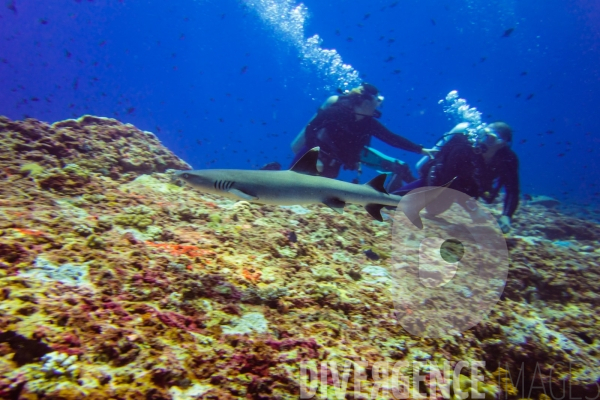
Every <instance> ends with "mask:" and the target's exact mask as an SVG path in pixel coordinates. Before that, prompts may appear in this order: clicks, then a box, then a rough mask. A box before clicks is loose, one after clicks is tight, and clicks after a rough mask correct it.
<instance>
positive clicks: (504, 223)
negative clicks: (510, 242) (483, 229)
mask: <svg viewBox="0 0 600 400" xmlns="http://www.w3.org/2000/svg"><path fill="white" fill-rule="evenodd" d="M510 222H511V221H510V217H509V216H508V215H503V216H501V217H500V218H498V225H500V229H502V233H508V232H509V231H510V228H511V225H510Z"/></svg>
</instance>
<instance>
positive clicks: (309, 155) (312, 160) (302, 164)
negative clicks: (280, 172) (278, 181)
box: [290, 147, 320, 175]
mask: <svg viewBox="0 0 600 400" xmlns="http://www.w3.org/2000/svg"><path fill="white" fill-rule="evenodd" d="M319 150H320V148H319V147H313V148H312V149H310V150H309V151H307V152H306V153H304V155H303V156H302V157H300V159H299V160H298V161H296V164H294V166H293V167H292V168H290V171H294V172H298V173H299V174H305V175H319V170H317V160H318V159H319Z"/></svg>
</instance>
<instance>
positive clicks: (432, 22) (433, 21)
mask: <svg viewBox="0 0 600 400" xmlns="http://www.w3.org/2000/svg"><path fill="white" fill-rule="evenodd" d="M431 25H433V26H435V25H437V24H436V23H435V19H433V18H431Z"/></svg>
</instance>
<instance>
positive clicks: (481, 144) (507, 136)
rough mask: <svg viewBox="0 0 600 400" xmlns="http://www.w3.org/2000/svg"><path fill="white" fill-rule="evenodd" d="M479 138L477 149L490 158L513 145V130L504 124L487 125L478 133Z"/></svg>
mask: <svg viewBox="0 0 600 400" xmlns="http://www.w3.org/2000/svg"><path fill="white" fill-rule="evenodd" d="M477 136H478V137H477V142H476V144H475V148H476V149H477V150H478V152H480V153H481V154H483V155H485V156H488V157H491V156H493V155H494V154H496V152H497V151H498V150H500V149H501V148H503V147H507V146H510V145H511V144H512V129H511V127H510V126H509V125H508V124H506V123H504V122H493V123H491V124H489V125H487V126H486V127H485V128H482V129H481V130H480V131H479V132H478V135H477Z"/></svg>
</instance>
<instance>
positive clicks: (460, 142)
mask: <svg viewBox="0 0 600 400" xmlns="http://www.w3.org/2000/svg"><path fill="white" fill-rule="evenodd" d="M468 128H469V124H468V123H461V124H458V125H457V126H456V127H454V129H452V130H451V131H450V132H448V133H447V134H446V135H444V136H443V137H442V139H441V140H440V141H439V142H438V143H437V144H436V147H435V148H434V149H439V152H438V153H436V155H435V159H432V158H429V157H424V158H423V159H421V161H419V163H417V169H418V171H419V174H420V179H418V180H416V181H414V182H412V183H409V184H407V185H405V186H403V187H401V188H399V189H394V188H393V187H388V191H390V192H393V193H394V194H406V193H408V192H409V191H411V190H413V189H416V188H418V187H421V186H442V185H444V184H445V183H446V182H449V181H451V180H452V179H454V178H455V179H454V181H453V182H452V184H451V185H450V187H451V188H452V189H455V190H458V191H460V192H462V193H465V194H466V195H468V196H470V197H472V198H474V199H478V198H482V199H483V200H484V201H485V202H486V203H488V204H489V203H491V202H493V201H494V200H495V199H496V198H497V197H498V194H499V192H500V189H502V188H504V189H505V192H506V194H505V197H504V209H503V212H502V216H501V217H500V218H499V219H498V223H499V225H500V228H501V229H502V232H504V233H507V232H508V231H509V230H510V228H511V222H512V220H511V219H512V216H513V214H514V213H515V211H516V210H517V207H518V205H519V159H518V157H517V155H516V154H515V152H514V151H513V150H512V149H511V144H512V129H511V127H510V126H509V125H508V124H506V123H504V122H494V123H491V124H489V125H487V126H485V127H484V128H482V129H480V130H479V131H478V132H477V133H476V134H475V135H474V137H473V136H471V137H470V135H469V134H468ZM454 200H455V199H454V198H452V196H442V197H440V198H438V199H436V200H435V201H434V202H432V203H431V204H429V205H428V206H427V212H428V213H429V214H430V215H438V214H441V213H442V212H444V211H446V210H447V209H448V208H450V206H452V203H453V202H454ZM459 204H460V202H459ZM460 205H461V206H462V207H463V208H464V209H465V210H466V211H467V212H468V213H469V215H470V216H471V218H472V219H473V221H474V222H477V221H478V220H479V219H480V218H482V217H483V215H482V214H480V212H479V211H480V210H478V209H477V203H476V202H475V201H466V202H465V203H464V204H460Z"/></svg>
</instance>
